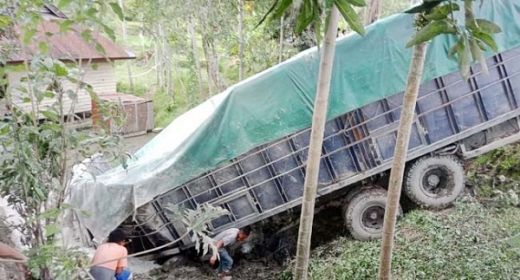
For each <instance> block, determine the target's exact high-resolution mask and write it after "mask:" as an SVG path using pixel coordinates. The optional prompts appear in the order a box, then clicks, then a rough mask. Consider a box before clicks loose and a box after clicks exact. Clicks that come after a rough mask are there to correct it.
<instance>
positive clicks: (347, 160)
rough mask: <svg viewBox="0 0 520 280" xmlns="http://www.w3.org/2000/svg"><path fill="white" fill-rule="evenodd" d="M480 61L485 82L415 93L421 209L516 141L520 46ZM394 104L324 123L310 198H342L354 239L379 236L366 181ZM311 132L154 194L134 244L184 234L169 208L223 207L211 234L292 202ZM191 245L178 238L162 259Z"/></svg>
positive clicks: (413, 162)
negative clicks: (476, 163)
mask: <svg viewBox="0 0 520 280" xmlns="http://www.w3.org/2000/svg"><path fill="white" fill-rule="evenodd" d="M487 63H488V65H489V75H486V74H484V73H482V71H481V67H480V66H479V65H474V66H472V67H471V76H470V78H469V79H468V80H467V81H466V80H463V79H462V77H461V76H460V74H459V73H458V72H454V73H450V74H447V75H444V76H441V77H437V78H435V79H433V80H430V81H427V82H424V83H423V84H422V85H421V87H420V90H419V96H418V100H417V104H416V109H415V116H414V122H413V127H412V134H411V139H410V145H409V150H408V155H407V167H408V168H407V171H406V174H405V176H406V177H405V183H404V188H403V190H404V193H405V195H407V196H408V197H409V198H410V199H411V200H412V201H414V202H415V203H417V204H419V205H422V206H425V207H432V208H442V207H445V206H447V205H449V204H450V203H452V202H453V201H454V200H455V199H456V197H457V196H458V195H459V194H460V193H461V192H462V190H463V189H464V172H463V169H462V166H461V165H460V163H459V161H460V160H461V159H468V158H472V157H476V156H478V155H480V154H482V153H485V152H487V151H490V150H493V149H495V148H498V147H501V146H503V145H506V144H509V143H513V142H516V141H518V140H519V139H520V48H517V49H512V50H508V51H505V52H502V53H499V54H496V55H494V56H492V57H490V58H489V59H487ZM402 97H403V93H400V94H396V95H393V96H390V97H387V98H384V99H381V100H379V101H376V102H372V103H370V104H368V105H365V106H363V107H361V108H359V109H356V110H353V111H350V112H347V113H345V114H343V115H341V116H339V117H336V118H334V119H332V120H330V121H328V122H327V124H326V130H325V138H324V142H323V148H322V156H321V163H320V173H319V187H318V197H322V196H324V195H327V194H333V193H335V192H338V194H339V193H341V194H342V195H343V194H345V193H348V194H347V195H346V197H341V198H338V200H340V199H341V201H342V203H343V204H344V208H343V209H344V210H343V211H344V213H343V215H344V217H345V220H346V223H347V227H348V229H349V230H350V232H351V233H352V235H353V236H354V237H355V238H357V239H364V240H365V239H373V238H378V237H379V236H380V234H381V231H382V222H383V216H384V207H385V201H386V199H385V196H386V190H385V187H386V186H375V185H374V183H373V180H371V178H374V176H376V175H379V174H386V173H387V172H389V169H390V167H391V164H392V158H393V153H394V147H395V140H396V135H397V128H398V124H399V116H400V111H401V107H402V99H403V98H402ZM309 134H310V128H308V129H304V130H301V131H299V132H296V133H293V134H291V135H288V136H285V137H283V138H281V139H278V140H276V141H273V142H271V143H268V144H265V145H262V146H259V147H256V148H254V149H252V150H250V151H249V152H247V153H245V154H242V155H240V156H238V157H236V158H234V159H232V160H230V161H229V162H227V163H226V164H224V165H221V166H220V167H218V168H216V169H214V170H211V171H209V172H206V173H205V174H202V175H200V176H199V177H197V178H195V179H193V180H191V181H189V182H187V183H185V184H183V185H182V186H180V187H177V188H175V189H173V190H171V191H168V192H166V193H164V194H162V195H159V196H157V197H155V199H153V200H152V201H151V202H150V203H148V204H146V205H144V206H142V207H141V208H139V209H138V211H137V214H136V219H137V222H134V223H133V224H132V227H133V230H134V233H136V235H135V236H134V238H135V239H139V242H140V243H141V244H146V245H143V246H144V247H156V246H160V245H161V244H165V243H167V242H170V241H172V240H176V239H178V238H179V237H180V236H182V235H183V234H184V233H185V232H186V231H187V228H186V226H185V225H184V224H183V223H182V222H180V221H177V220H175V219H173V218H172V216H171V215H170V214H169V212H168V209H167V208H168V206H169V205H175V206H177V207H181V208H188V209H195V208H196V207H197V206H198V205H202V204H205V203H210V204H212V205H218V206H221V207H223V208H225V209H227V210H229V215H226V216H222V217H220V218H217V219H215V220H213V221H212V222H211V223H210V224H209V225H208V226H209V227H210V229H211V231H212V232H214V233H218V232H220V231H222V230H224V229H226V228H229V227H242V226H246V225H250V224H254V223H256V222H258V221H261V220H263V219H266V218H268V217H271V216H273V215H277V214H279V213H282V212H284V211H287V210H288V209H291V208H293V207H296V206H298V205H300V204H301V196H302V194H303V182H304V177H305V167H306V160H307V158H306V156H307V149H308V145H309ZM339 190H341V192H339ZM192 245H193V243H192V241H191V239H190V238H189V237H186V238H184V239H182V240H180V241H179V242H178V243H177V244H176V245H174V246H173V249H172V250H170V252H172V253H174V254H175V253H178V252H180V251H181V250H182V249H183V248H187V247H190V246H192Z"/></svg>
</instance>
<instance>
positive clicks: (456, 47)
mask: <svg viewBox="0 0 520 280" xmlns="http://www.w3.org/2000/svg"><path fill="white" fill-rule="evenodd" d="M460 48H464V40H463V39H459V40H458V41H457V43H456V44H455V45H454V46H453V47H451V48H450V50H449V51H448V56H449V57H453V56H454V55H455V54H458V53H459V49H460Z"/></svg>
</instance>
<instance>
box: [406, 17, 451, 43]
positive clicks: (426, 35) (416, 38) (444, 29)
mask: <svg viewBox="0 0 520 280" xmlns="http://www.w3.org/2000/svg"><path fill="white" fill-rule="evenodd" d="M454 33H456V29H455V27H454V26H453V25H452V24H451V23H449V22H448V21H447V20H438V21H432V22H430V23H428V24H427V25H426V26H425V27H423V28H422V29H421V30H419V31H417V33H415V34H414V35H413V36H412V38H411V39H410V41H408V43H407V44H406V47H407V48H409V47H411V46H415V45H417V44H420V43H424V42H427V41H430V40H431V39H433V38H434V37H435V36H437V35H439V34H454Z"/></svg>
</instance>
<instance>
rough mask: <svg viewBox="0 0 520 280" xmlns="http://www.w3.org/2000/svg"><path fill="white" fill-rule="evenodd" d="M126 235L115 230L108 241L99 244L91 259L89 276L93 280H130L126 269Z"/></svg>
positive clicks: (130, 276)
mask: <svg viewBox="0 0 520 280" xmlns="http://www.w3.org/2000/svg"><path fill="white" fill-rule="evenodd" d="M125 245H126V234H125V233H124V232H123V231H122V230H119V229H116V230H114V231H112V232H111V233H110V235H109V236H108V241H107V242H106V243H103V244H101V245H100V246H99V247H98V248H97V250H96V253H95V255H94V258H93V259H92V268H90V274H91V275H92V277H94V279H95V280H114V279H116V280H130V279H132V273H131V272H130V271H129V270H128V269H127V266H128V261H127V256H128V250H127V249H126V247H125Z"/></svg>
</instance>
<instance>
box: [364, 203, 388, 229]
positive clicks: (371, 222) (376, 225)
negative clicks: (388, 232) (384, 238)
mask: <svg viewBox="0 0 520 280" xmlns="http://www.w3.org/2000/svg"><path fill="white" fill-rule="evenodd" d="M384 219H385V208H384V207H382V206H379V205H374V206H370V207H367V208H366V209H365V210H364V211H363V215H361V224H362V225H363V226H364V227H365V228H366V229H369V230H380V229H382V228H383V221H384Z"/></svg>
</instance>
